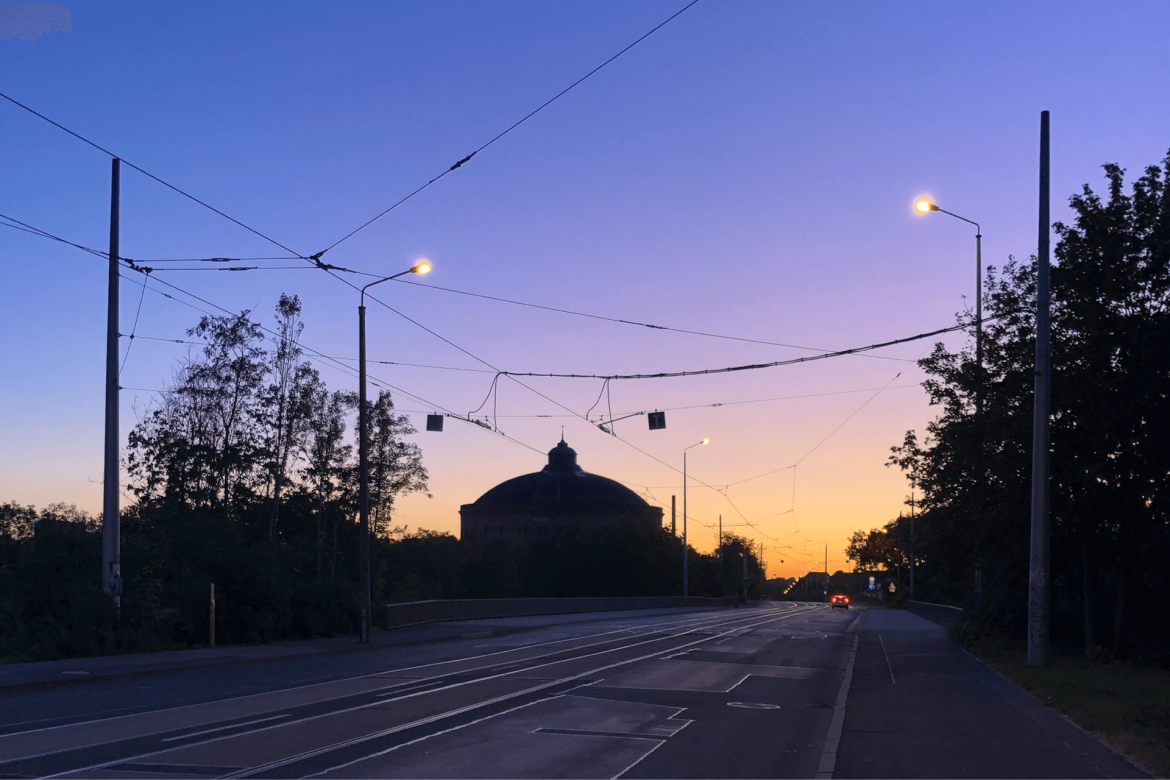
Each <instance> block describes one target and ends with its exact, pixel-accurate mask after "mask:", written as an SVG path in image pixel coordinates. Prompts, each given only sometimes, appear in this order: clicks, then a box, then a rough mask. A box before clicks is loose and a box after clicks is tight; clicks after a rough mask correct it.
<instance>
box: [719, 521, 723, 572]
mask: <svg viewBox="0 0 1170 780" xmlns="http://www.w3.org/2000/svg"><path fill="white" fill-rule="evenodd" d="M719 562H720V563H723V515H722V514H720V515H719Z"/></svg>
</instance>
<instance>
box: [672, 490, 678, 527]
mask: <svg viewBox="0 0 1170 780" xmlns="http://www.w3.org/2000/svg"><path fill="white" fill-rule="evenodd" d="M675 498H677V496H671V497H670V535H671V536H678V528H676V527H675V522H674V515H675V501H674V500H675Z"/></svg>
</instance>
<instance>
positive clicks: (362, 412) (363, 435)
mask: <svg viewBox="0 0 1170 780" xmlns="http://www.w3.org/2000/svg"><path fill="white" fill-rule="evenodd" d="M368 416H369V415H368V413H367V412H366V307H365V306H364V305H360V306H358V470H359V473H358V507H359V512H360V516H361V530H360V534H361V549H360V551H359V555H360V557H361V562H360V564H359V565H360V566H361V579H362V594H361V613H362V625H361V636H360V637H359V639H358V641H359V642H369V641H370V486H369V476H368V475H369V446H370V441H369V419H368Z"/></svg>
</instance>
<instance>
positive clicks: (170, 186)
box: [0, 92, 308, 259]
mask: <svg viewBox="0 0 1170 780" xmlns="http://www.w3.org/2000/svg"><path fill="white" fill-rule="evenodd" d="M0 98H3V99H5V100H7V101H8V102H9V103H12V104H13V105H15V106H17V107H19V108H23V109H24V110H25V111H27V112H29V113H30V114H32V115H33V116H36V117H38V118H40V119H43V120H44V121H46V122H48V123H49V124H51V125H53V127H56V128H57V129H58V130H63V131H64V132H66V133H68V134H69V135H71V136H73V137H74V138H76V139H77V140H79V141H81V142H82V143H85V144H88V145H89V146H92V147H93V148H94V149H97V150H98V151H99V152H101V153H102V154H105V155H108V156H109V157H111V158H114V159H116V160H119V161H121V162H123V163H125V164H126V166H127V167H129V168H133V169H134V170H136V171H138V172H139V173H141V174H142V175H143V176H146V177H147V178H148V179H152V180H154V181H156V182H158V183H159V184H161V185H163V186H164V187H166V188H167V189H169V190H172V191H173V192H176V193H178V194H179V195H182V196H183V197H184V198H187V199H188V200H191V201H194V202H195V203H198V204H199V205H200V206H202V207H203V208H205V209H208V210H209V211H213V212H215V213H216V214H218V215H219V216H221V217H223V218H224V219H226V220H227V221H229V222H231V223H233V224H235V225H238V226H239V227H242V228H243V229H244V230H247V231H248V232H249V233H252V234H253V235H256V236H259V237H260V238H262V239H264V240H265V241H267V242H269V243H270V244H273V245H274V246H278V247H280V248H281V249H283V250H284V251H286V252H288V253H290V254H293V255H296V256H297V257H299V258H302V259H308V258H306V257H305V256H304V255H302V254H300V253H299V252H297V251H296V250H294V249H289V248H288V247H287V246H285V245H284V244H282V243H280V242H279V241H277V240H276V239H275V238H272V237H271V236H267V235H265V234H263V233H261V232H260V231H259V230H256V229H255V228H253V227H251V226H249V225H246V224H244V223H243V222H241V221H240V220H238V219H236V218H235V217H233V216H230V215H229V214H225V213H224V212H222V211H220V210H219V209H217V208H216V207H215V206H212V205H210V204H209V203H206V202H205V201H202V200H200V199H199V198H197V197H195V196H194V195H192V194H191V193H189V192H185V191H184V190H182V189H179V188H178V187H176V186H175V185H173V184H171V183H170V182H168V181H165V180H163V179H161V178H159V177H158V176H155V175H154V174H153V173H151V172H150V171H148V170H146V169H145V168H140V167H139V166H137V165H135V164H134V163H132V162H130V161H129V160H127V159H126V158H125V157H122V156H120V155H117V154H114V153H113V152H111V151H110V150H109V149H106V148H104V147H102V146H100V145H98V144H96V143H94V142H93V141H91V140H89V139H88V138H86V137H85V136H83V135H81V134H80V133H76V132H74V131H73V130H70V129H69V128H68V127H65V125H63V124H61V123H60V122H56V121H54V120H52V119H50V118H49V117H47V116H45V115H44V114H42V113H40V112H39V111H36V110H35V109H33V108H31V107H29V106H26V105H25V104H24V103H21V102H20V101H19V100H17V99H16V98H14V97H11V96H10V95H7V94H5V93H3V92H0Z"/></svg>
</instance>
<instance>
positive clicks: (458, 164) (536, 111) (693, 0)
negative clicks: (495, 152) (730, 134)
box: [312, 0, 699, 263]
mask: <svg viewBox="0 0 1170 780" xmlns="http://www.w3.org/2000/svg"><path fill="white" fill-rule="evenodd" d="M698 2H699V0H691V2H689V3H687V4H686V5H685V6H683V7H682V8H681V9H679V10H678V11H676V12H675V13H673V14H671V15H670V16H669V17H668V18H667V19H666V20H665V21H662V22H660V23H659V24H657V25H656V26H655V27H654V28H653V29H651V30H650V31H649V32H647V33H645V34H643V35H642V36H641V37H640V38H638V39H637V40H636V41H634V42H633V43H631V44H630V45H628V46H626V47H625V48H624V49H622V50H621V51H619V52H618V53H617V54H615V55H613V56H612V57H610V58H609V59H607V60H606V61H605V62H603V63H601V64H600V65H598V66H597V67H596V68H594V69H593V70H591V71H589V72H588V73H586V74H585V75H584V76H582V77H581V78H579V79H577V80H576V81H574V82H573V83H572V84H570V85H569V86H567V87H565V88H564V89H562V90H561V91H560V92H558V93H557V94H555V95H553V96H552V97H551V98H549V99H548V100H546V101H545V102H544V103H542V104H540V105H539V106H537V107H536V108H535V109H533V110H532V111H530V112H529V113H528V114H526V115H525V116H524V117H522V118H521V119H520V120H518V121H516V122H514V123H513V124H512V125H511V126H509V127H508V128H507V129H505V130H504V131H503V132H501V133H499V134H497V135H496V136H495V137H493V138H492V139H491V140H489V141H488V142H487V143H485V144H483V145H482V146H480V147H479V148H478V149H476V150H475V151H473V152H472V153H471V154H469V155H467V156H466V157H464V158H463V159H461V160H459V161H458V162H456V163H455V164H454V165H452V166H451V167H450V168H448V169H447V170H445V171H443V172H442V173H440V174H439V175H438V176H436V177H435V178H433V179H431V180H430V181H428V182H427V183H426V184H423V185H422V186H421V187H418V188H417V189H415V190H414V191H413V192H411V193H409V194H408V195H406V196H405V197H403V198H401V199H400V200H398V201H397V202H396V203H393V204H392V205H391V206H390V207H389V208H387V209H385V210H384V211H382V212H381V213H379V214H378V215H377V216H375V217H373V218H372V219H369V220H367V221H366V222H364V223H362V224H361V225H359V226H358V227H357V228H355V229H353V230H351V231H350V232H349V233H346V234H345V235H344V236H342V237H341V238H339V239H337V240H336V241H334V242H333V243H332V244H330V245H329V246H327V247H326V248H325V249H323V250H322V251H320V252H318V253H317V254H315V255H313V256H312V257H313V258H315V259H316V261H317V262H318V263H320V262H321V261H320V258H321V256H322V255H324V254H325V253H326V252H329V251H331V250H332V249H333V248H334V247H336V246H337V245H339V244H341V243H342V242H344V241H348V240H349V239H350V238H352V237H353V236H355V235H357V234H358V233H360V232H361V231H363V230H365V229H366V228H367V227H369V226H370V225H372V224H374V223H375V222H377V221H378V220H380V219H381V218H382V217H384V216H386V215H387V214H389V213H390V212H391V211H394V209H396V208H398V207H399V206H401V205H402V204H404V203H406V202H407V201H408V200H410V199H411V198H413V197H414V196H415V195H418V194H419V193H420V192H422V191H423V190H425V189H426V188H428V187H430V186H431V185H432V184H434V183H435V182H437V181H439V180H440V179H442V178H443V177H445V176H446V175H447V174H449V173H452V172H454V171H456V170H458V169H459V168H461V167H463V165H464V164H466V163H468V162H470V161H471V158H473V157H475V156H476V155H477V154H479V153H480V152H482V151H483V150H484V149H487V148H488V147H489V146H491V145H492V144H494V143H495V142H496V141H499V140H500V139H501V138H503V137H504V136H506V135H507V134H508V133H510V132H512V131H513V130H515V129H516V128H517V127H519V126H520V125H522V124H524V123H525V122H527V121H528V120H529V119H531V118H532V117H534V116H536V115H537V114H539V113H540V112H541V111H543V110H544V109H546V108H548V107H549V106H550V105H552V104H553V103H554V102H556V101H557V100H558V99H560V98H561V97H562V96H563V95H565V94H566V93H568V92H569V91H570V90H572V89H573V88H574V87H576V86H577V85H579V84H581V83H582V82H583V81H585V80H586V79H588V78H589V77H590V76H592V75H593V74H595V73H597V72H598V71H599V70H601V69H602V68H604V67H605V66H606V65H608V64H610V63H611V62H613V61H614V60H616V59H617V58H618V57H620V56H622V55H623V54H625V53H626V52H628V51H629V50H630V49H632V48H634V47H635V46H637V45H638V44H639V43H641V42H642V41H644V40H646V39H647V38H649V37H650V36H651V35H653V34H654V33H656V32H657V31H658V30H660V29H662V28H663V27H665V26H666V25H667V24H669V23H670V22H671V21H673V20H674V19H675V18H676V17H678V16H679V15H680V14H682V13H683V12H684V11H686V10H687V9H688V8H690V7H691V6H693V5H695V4H696V3H698Z"/></svg>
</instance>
